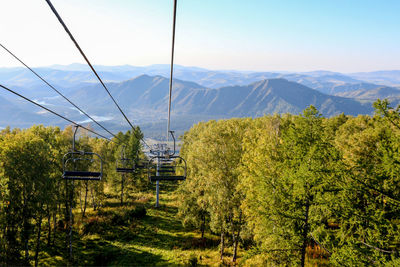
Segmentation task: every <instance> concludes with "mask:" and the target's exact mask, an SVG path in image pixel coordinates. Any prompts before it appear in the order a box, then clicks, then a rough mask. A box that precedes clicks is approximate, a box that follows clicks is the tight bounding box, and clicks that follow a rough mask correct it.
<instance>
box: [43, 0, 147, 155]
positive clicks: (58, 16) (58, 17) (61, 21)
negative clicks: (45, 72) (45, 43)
mask: <svg viewBox="0 0 400 267" xmlns="http://www.w3.org/2000/svg"><path fill="white" fill-rule="evenodd" d="M46 2H47V4H48V5H49V7H50V9H51V10H52V11H53V13H54V15H55V16H56V17H57V19H58V21H59V22H60V23H61V25H62V26H63V28H64V30H65V31H66V32H67V34H68V35H69V37H70V38H71V40H72V42H73V43H74V44H75V46H76V48H77V49H78V50H79V52H80V53H81V55H82V57H83V58H84V59H85V61H86V63H87V64H88V65H89V67H90V69H91V70H92V71H93V73H94V75H95V76H96V77H97V79H98V80H99V82H100V83H101V85H102V86H103V88H104V89H105V90H106V92H107V93H108V95H109V96H110V98H111V99H112V101H113V102H114V104H115V105H116V106H117V108H118V110H119V111H120V112H121V114H122V115H123V116H124V118H125V120H126V121H127V122H128V124H129V125H130V126H131V128H132V130H133V129H134V126H133V125H132V123H131V122H130V121H129V119H128V117H127V116H126V115H125V113H124V112H123V111H122V109H121V107H120V106H119V105H118V103H117V101H115V99H114V97H113V96H112V95H111V93H110V91H109V90H108V88H107V86H106V85H105V84H104V82H103V80H102V79H101V78H100V76H99V75H98V74H97V72H96V70H95V69H94V67H93V66H92V64H91V63H90V61H89V59H88V58H87V57H86V55H85V53H84V52H83V50H82V49H81V47H80V46H79V44H78V42H77V41H76V40H75V38H74V36H73V35H72V33H71V32H70V30H69V29H68V27H67V25H66V24H65V23H64V21H63V19H62V18H61V16H60V15H59V14H58V12H57V10H56V9H55V7H54V6H53V4H52V3H51V1H50V0H46ZM141 140H142V141H143V143H144V144H145V145H146V146H148V147H149V148H150V146H149V145H148V144H147V143H146V141H144V139H143V138H141Z"/></svg>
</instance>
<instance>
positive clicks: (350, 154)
mask: <svg viewBox="0 0 400 267" xmlns="http://www.w3.org/2000/svg"><path fill="white" fill-rule="evenodd" d="M378 103H379V101H378ZM386 108H387V106H386ZM387 111H388V110H386V111H385V112H387ZM386 114H391V115H389V116H391V117H390V118H389V120H386V119H385V118H382V117H380V116H375V117H373V118H371V117H368V116H358V117H357V118H354V119H352V120H349V121H348V122H347V123H345V124H344V125H343V126H342V127H341V129H340V130H339V134H338V136H337V138H336V145H337V147H338V148H340V150H341V151H342V154H343V162H344V164H345V168H346V175H345V176H344V181H343V185H342V186H343V189H344V190H343V192H342V194H340V199H339V203H341V205H340V209H338V219H339V220H340V234H338V238H339V240H340V246H339V247H338V248H337V249H336V250H335V251H334V253H333V255H332V261H333V262H335V263H340V264H354V265H360V264H364V265H370V264H384V263H387V262H388V261H391V260H392V259H394V258H396V257H398V255H399V251H400V247H399V245H398V241H397V240H399V238H400V236H399V232H398V225H399V223H398V220H399V217H400V189H399V187H398V183H399V182H400V181H399V174H400V165H399V162H400V153H399V152H400V135H399V129H397V126H396V124H393V123H394V122H395V120H396V117H397V116H398V115H396V114H394V113H391V112H388V113H386Z"/></svg>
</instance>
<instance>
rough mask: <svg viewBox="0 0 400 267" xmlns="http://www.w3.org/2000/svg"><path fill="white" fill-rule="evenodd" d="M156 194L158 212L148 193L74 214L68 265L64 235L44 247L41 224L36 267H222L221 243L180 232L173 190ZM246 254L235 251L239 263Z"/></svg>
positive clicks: (228, 253) (212, 237)
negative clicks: (193, 264) (192, 266)
mask: <svg viewBox="0 0 400 267" xmlns="http://www.w3.org/2000/svg"><path fill="white" fill-rule="evenodd" d="M160 188H161V194H160V207H159V208H155V207H154V203H155V197H154V192H153V191H151V192H148V193H137V194H135V195H134V196H133V198H132V199H133V200H132V201H130V202H129V203H128V204H127V205H124V206H121V205H120V203H119V199H118V196H113V197H108V198H107V199H106V201H105V205H104V207H102V208H101V209H100V210H98V211H93V209H91V208H88V211H87V217H86V218H84V219H83V220H81V214H80V209H79V208H77V209H75V210H74V216H75V225H74V232H73V253H74V257H73V258H74V259H73V261H72V263H71V262H69V261H68V260H67V255H66V253H65V251H66V249H65V240H66V238H65V233H64V232H65V230H63V229H59V230H58V232H57V238H56V240H55V244H54V246H53V245H50V246H48V245H47V242H46V235H47V226H46V224H45V225H44V227H43V228H44V229H43V230H44V231H43V234H42V245H41V248H42V249H41V253H40V256H39V259H40V261H39V266H56V265H58V266H66V265H70V266H71V265H73V266H76V265H85V266H106V265H107V266H109V265H113V266H166V265H168V266H182V265H189V263H190V260H191V259H192V260H193V259H197V262H198V264H199V265H200V266H220V263H221V262H220V260H219V250H218V245H219V237H218V236H215V235H212V234H210V233H206V235H205V237H206V240H205V242H203V240H202V239H201V234H200V232H199V231H198V230H196V229H187V228H184V227H183V226H182V224H181V222H180V220H179V219H178V218H177V216H176V214H177V204H178V203H177V201H176V195H175V194H174V191H175V190H176V188H177V186H176V185H174V184H172V183H168V184H165V183H163V184H162V185H161V186H160ZM154 191H155V190H154ZM78 206H79V205H78ZM140 206H144V207H145V208H146V215H145V216H131V215H132V211H134V210H135V209H137V207H140ZM135 217H136V218H135ZM31 248H33V243H32V244H31ZM231 253H232V249H231V248H227V249H226V250H225V258H224V263H225V264H226V265H229V264H232V263H231V261H230V260H231V258H230V257H231ZM245 253H246V252H245V251H243V250H242V249H240V247H239V251H238V256H239V257H238V262H240V258H241V257H242V256H243V255H244V254H245ZM31 255H33V252H32V253H31ZM257 258H258V256H256V257H255V258H253V260H250V261H247V262H246V264H245V266H246V265H249V266H257V265H259V264H258V260H257ZM261 262H262V261H260V262H259V263H260V264H262V263H261ZM307 263H308V264H307V265H308V266H327V265H328V264H327V261H326V260H321V259H310V258H309V257H307ZM32 264H33V262H32Z"/></svg>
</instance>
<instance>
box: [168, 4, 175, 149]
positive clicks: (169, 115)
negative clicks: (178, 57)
mask: <svg viewBox="0 0 400 267" xmlns="http://www.w3.org/2000/svg"><path fill="white" fill-rule="evenodd" d="M176 6H177V0H174V16H173V22H172V46H171V73H170V78H169V101H168V125H167V142H168V139H169V132H170V130H171V128H170V125H171V100H172V78H173V72H174V51H175V22H176Z"/></svg>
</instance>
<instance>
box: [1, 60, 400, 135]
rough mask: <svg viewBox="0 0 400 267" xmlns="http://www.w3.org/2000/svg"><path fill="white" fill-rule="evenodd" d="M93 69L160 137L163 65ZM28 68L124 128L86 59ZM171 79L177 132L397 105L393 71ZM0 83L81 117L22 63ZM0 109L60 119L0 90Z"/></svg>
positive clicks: (182, 72) (191, 70)
mask: <svg viewBox="0 0 400 267" xmlns="http://www.w3.org/2000/svg"><path fill="white" fill-rule="evenodd" d="M95 68H96V69H97V70H98V71H99V73H100V76H101V77H102V78H103V80H104V81H106V83H107V87H108V88H109V90H110V92H111V94H112V95H113V96H114V98H115V99H116V101H117V102H118V103H119V105H120V106H121V107H122V109H123V110H124V111H125V112H126V113H127V115H128V117H129V118H131V120H132V121H133V122H134V123H135V124H138V125H140V126H141V127H142V129H143V130H144V132H145V134H148V135H150V136H151V137H156V138H158V137H160V136H162V135H164V132H165V130H163V128H165V124H166V116H167V115H166V114H167V103H168V84H169V79H168V78H166V77H168V74H169V66H168V65H152V66H148V67H135V66H129V65H126V66H115V67H113V66H96V67H95ZM35 71H37V72H38V73H39V74H40V75H42V76H43V77H44V78H45V79H46V80H47V81H48V82H50V83H51V84H52V85H54V86H55V87H56V88H57V89H58V90H59V91H61V92H63V93H64V94H65V95H66V96H67V97H68V98H70V99H71V100H72V101H73V102H74V103H76V104H77V105H78V106H79V107H81V108H82V109H83V110H85V111H86V112H88V113H89V114H91V115H92V116H93V117H94V118H95V119H96V120H98V121H102V123H103V124H104V125H105V126H106V127H109V128H110V129H112V130H114V131H117V130H126V129H127V127H126V123H125V124H124V121H123V118H122V116H121V115H120V114H118V110H117V108H116V107H115V106H114V104H113V103H112V101H111V99H110V98H109V97H108V95H107V93H106V92H105V90H104V88H102V87H101V85H100V84H99V83H98V82H97V81H96V77H95V76H94V75H93V74H92V73H91V72H90V70H89V69H88V68H87V67H86V66H85V65H81V64H72V65H67V66H61V65H54V66H50V67H41V68H36V69H35ZM174 77H176V78H174V83H173V85H174V86H173V97H172V127H173V128H174V129H176V130H177V131H178V133H182V132H183V131H184V130H187V129H188V128H190V126H191V125H192V124H193V123H196V122H198V121H203V120H209V119H221V118H230V117H258V116H262V115H264V114H272V113H293V114H298V113H299V112H301V111H302V110H303V109H304V108H306V107H307V106H309V105H314V106H316V107H317V108H318V109H319V111H320V112H321V113H322V114H323V115H324V116H333V115H337V114H340V113H345V114H349V115H358V114H372V112H373V109H372V105H371V104H372V102H373V101H374V100H376V99H377V98H389V99H390V100H391V101H392V103H393V104H398V103H399V99H400V90H399V84H400V71H381V72H372V73H353V74H342V73H337V72H328V71H314V72H303V73H289V72H285V73H280V72H243V71H213V70H206V69H202V68H197V67H184V66H179V65H178V66H176V67H175V71H174ZM0 84H3V85H6V86H8V87H10V88H11V89H13V90H16V91H18V92H19V93H21V94H23V95H25V96H27V97H30V98H32V99H34V100H35V101H36V102H38V103H41V104H44V105H45V106H47V107H48V108H51V109H53V110H55V111H57V112H59V113H61V114H63V115H65V116H67V117H68V118H71V119H73V120H76V121H79V122H81V123H86V122H87V119H86V118H85V117H84V116H82V114H80V112H78V111H77V110H76V109H74V108H73V107H71V106H70V104H68V103H67V102H66V101H65V100H64V99H62V98H61V97H59V96H58V95H57V94H55V93H54V92H53V91H51V90H50V89H49V88H48V87H47V86H46V85H44V84H43V82H42V81H40V80H39V79H37V78H36V77H35V76H33V75H32V74H31V73H30V72H28V71H27V70H25V69H23V68H0ZM0 111H1V114H0V126H1V127H5V126H6V125H10V126H12V127H28V126H29V125H32V124H36V123H43V124H46V125H47V124H48V125H60V126H61V127H63V126H65V125H66V123H65V122H62V120H60V119H59V118H57V117H54V116H52V115H51V114H48V113H46V112H43V111H41V110H40V109H39V108H36V107H33V106H32V104H30V103H25V102H23V101H21V100H19V99H17V98H15V97H14V96H12V95H10V94H9V93H6V92H3V93H0ZM92 127H93V128H96V127H95V125H92ZM96 130H98V129H96Z"/></svg>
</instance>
